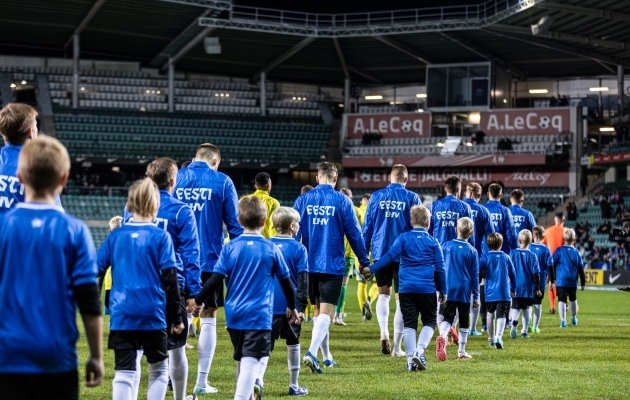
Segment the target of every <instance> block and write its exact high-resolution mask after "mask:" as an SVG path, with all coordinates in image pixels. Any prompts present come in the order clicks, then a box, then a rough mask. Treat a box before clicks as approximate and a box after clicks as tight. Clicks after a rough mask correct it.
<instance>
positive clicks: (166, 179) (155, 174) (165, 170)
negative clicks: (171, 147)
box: [147, 157, 177, 190]
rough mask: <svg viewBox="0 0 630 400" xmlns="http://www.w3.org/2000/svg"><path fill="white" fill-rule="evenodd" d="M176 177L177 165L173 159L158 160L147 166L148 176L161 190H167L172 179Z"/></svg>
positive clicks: (163, 158)
mask: <svg viewBox="0 0 630 400" xmlns="http://www.w3.org/2000/svg"><path fill="white" fill-rule="evenodd" d="M176 175H177V163H176V162H175V160H173V159H171V158H168V157H162V158H158V159H156V160H153V161H152V162H151V164H149V165H147V176H148V177H149V178H151V180H152V181H153V182H155V184H156V185H157V187H158V189H160V190H164V189H167V188H168V185H169V183H170V182H171V179H174V178H175V176H176Z"/></svg>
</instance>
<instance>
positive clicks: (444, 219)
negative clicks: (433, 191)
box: [429, 175, 475, 246]
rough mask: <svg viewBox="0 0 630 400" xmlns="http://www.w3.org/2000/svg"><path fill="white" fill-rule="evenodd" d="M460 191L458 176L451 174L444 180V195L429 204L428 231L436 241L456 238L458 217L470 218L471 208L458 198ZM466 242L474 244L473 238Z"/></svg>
mask: <svg viewBox="0 0 630 400" xmlns="http://www.w3.org/2000/svg"><path fill="white" fill-rule="evenodd" d="M461 191H462V181H461V179H459V177H458V176H455V175H451V176H449V177H448V178H446V180H445V181H444V192H445V193H446V197H444V198H443V199H440V200H436V201H434V202H433V203H432V204H431V226H430V227H429V233H430V234H431V235H433V236H434V237H435V238H436V239H437V240H438V242H440V243H446V242H448V241H449V240H453V239H457V233H456V232H455V230H456V229H455V228H456V227H457V220H458V219H460V218H464V217H468V218H472V210H471V208H470V206H469V205H468V204H466V203H465V202H463V201H461V200H459V195H460V193H461ZM468 243H470V244H472V245H473V246H474V245H475V238H474V237H473V236H471V237H470V238H468Z"/></svg>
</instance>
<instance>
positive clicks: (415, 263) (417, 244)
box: [370, 228, 446, 293]
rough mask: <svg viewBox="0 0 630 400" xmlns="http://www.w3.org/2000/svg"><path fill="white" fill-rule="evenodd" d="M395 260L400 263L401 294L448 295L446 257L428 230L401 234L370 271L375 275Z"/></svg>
mask: <svg viewBox="0 0 630 400" xmlns="http://www.w3.org/2000/svg"><path fill="white" fill-rule="evenodd" d="M393 261H397V262H399V263H400V269H399V270H398V280H399V281H400V288H399V289H398V293H435V291H436V290H438V291H439V292H440V293H446V275H445V273H444V254H442V248H441V247H440V244H439V243H438V241H437V239H436V238H434V237H432V236H431V235H429V233H428V232H427V230H426V229H423V228H414V229H413V230H411V231H409V232H406V233H403V234H402V235H400V236H399V237H398V239H396V241H395V242H394V245H393V246H392V248H391V249H389V251H388V252H387V253H385V255H383V256H382V257H381V259H380V260H378V262H376V263H375V264H374V265H372V266H371V267H370V269H371V270H372V271H373V272H376V271H378V270H379V269H381V268H383V267H385V266H387V265H389V264H390V263H392V262H393ZM436 284H437V285H436Z"/></svg>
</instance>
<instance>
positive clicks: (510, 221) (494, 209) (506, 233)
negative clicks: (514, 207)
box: [484, 200, 518, 254]
mask: <svg viewBox="0 0 630 400" xmlns="http://www.w3.org/2000/svg"><path fill="white" fill-rule="evenodd" d="M484 207H486V208H487V209H488V211H489V212H490V219H491V220H492V224H493V225H494V231H495V232H497V233H500V234H501V236H503V247H501V250H502V251H503V252H504V253H505V254H510V251H512V250H514V249H517V248H518V237H517V235H516V229H515V228H514V218H513V216H512V213H511V212H510V209H509V208H507V207H505V206H503V205H502V204H501V203H500V202H499V201H498V200H490V201H488V202H487V203H486V204H484Z"/></svg>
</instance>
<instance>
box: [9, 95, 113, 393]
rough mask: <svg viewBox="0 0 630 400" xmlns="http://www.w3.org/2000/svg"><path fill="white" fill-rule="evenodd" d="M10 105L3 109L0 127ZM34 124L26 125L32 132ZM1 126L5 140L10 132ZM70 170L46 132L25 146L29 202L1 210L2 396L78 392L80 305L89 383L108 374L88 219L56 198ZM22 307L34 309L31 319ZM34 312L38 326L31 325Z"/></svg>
mask: <svg viewBox="0 0 630 400" xmlns="http://www.w3.org/2000/svg"><path fill="white" fill-rule="evenodd" d="M6 111H7V109H6V108H5V109H3V110H2V112H0V129H4V128H3V127H4V126H5V122H6V121H5V117H6ZM33 118H34V117H33ZM33 121H34V120H33ZM30 131H31V128H28V129H27V130H26V131H25V132H22V133H23V134H24V135H26V136H28V135H29V133H28V132H30ZM2 134H3V136H5V140H6V139H7V132H6V131H5V130H2ZM26 136H25V137H26ZM9 143H10V141H9ZM22 143H24V142H22ZM0 164H1V163H0ZM69 173H70V157H69V156H68V152H67V150H66V148H65V147H63V145H62V144H61V143H59V141H57V140H56V139H53V138H49V137H41V138H38V139H34V140H32V141H29V142H28V143H26V144H25V145H24V147H22V149H21V152H20V155H19V161H18V163H17V177H18V179H19V181H20V183H21V184H22V185H23V188H24V192H23V194H24V200H25V202H22V203H19V204H17V206H16V207H15V208H14V209H12V210H11V211H8V212H6V213H5V214H3V215H2V218H0V254H2V257H0V276H2V280H1V281H0V315H2V322H3V323H2V324H0V360H3V362H0V393H1V395H0V397H2V398H3V399H9V400H13V399H21V398H23V397H24V390H25V388H26V389H27V390H28V395H29V396H30V397H33V398H50V397H51V393H54V397H57V398H63V399H78V396H79V387H78V386H79V385H78V372H77V366H78V365H77V352H76V342H77V339H78V338H79V332H78V329H77V326H76V308H77V306H78V309H79V313H80V314H81V317H82V319H83V323H84V325H85V331H86V336H87V341H88V346H89V350H90V359H89V361H88V362H87V365H86V381H87V386H96V385H98V384H99V383H100V382H101V379H102V378H103V356H102V324H103V319H102V317H101V307H100V301H99V295H98V285H97V270H96V265H95V258H96V255H95V252H94V244H93V241H92V236H91V235H90V231H89V229H88V227H87V226H86V225H85V224H84V223H83V222H81V221H79V220H78V219H76V218H74V217H72V216H70V215H68V214H66V213H65V212H64V210H63V209H62V208H61V207H58V206H56V205H55V199H56V197H57V196H58V195H59V193H61V190H62V189H63V187H64V186H65V185H66V183H67V181H68V175H69ZM16 293H18V294H19V295H17V296H16ZM26 293H30V294H33V293H36V294H37V296H36V297H33V296H32V295H26ZM38 299H39V300H38ZM34 301H35V302H36V303H37V304H35V306H34V303H33V302H34ZM44 302H45V303H44ZM40 303H41V304H40ZM24 310H29V311H28V312H29V318H27V319H25V318H24ZM30 317H32V318H34V319H35V320H37V321H38V322H39V324H40V326H39V328H40V329H33V328H32V326H30V325H29V323H30V321H31V318H30ZM9 360H10V361H9Z"/></svg>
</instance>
